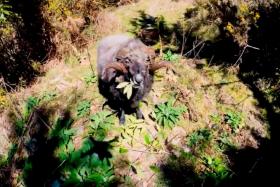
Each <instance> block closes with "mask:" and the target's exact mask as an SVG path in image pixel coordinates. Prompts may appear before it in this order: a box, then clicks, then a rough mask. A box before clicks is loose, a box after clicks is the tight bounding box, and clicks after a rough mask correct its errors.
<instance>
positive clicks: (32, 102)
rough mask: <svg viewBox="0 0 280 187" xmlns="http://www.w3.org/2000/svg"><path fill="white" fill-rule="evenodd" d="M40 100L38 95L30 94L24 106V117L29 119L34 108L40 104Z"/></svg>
mask: <svg viewBox="0 0 280 187" xmlns="http://www.w3.org/2000/svg"><path fill="white" fill-rule="evenodd" d="M39 102H40V100H39V99H38V98H37V97H33V96H30V97H28V99H27V101H26V102H25V104H24V107H23V118H24V119H25V120H27V118H28V117H29V115H30V114H31V112H32V110H33V109H34V108H35V107H36V106H38V105H39Z"/></svg>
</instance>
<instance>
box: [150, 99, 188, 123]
mask: <svg viewBox="0 0 280 187" xmlns="http://www.w3.org/2000/svg"><path fill="white" fill-rule="evenodd" d="M173 104H174V102H173V100H169V101H168V102H166V103H162V104H159V105H156V106H155V110H154V112H155V115H156V121H157V123H158V124H160V125H162V126H164V127H166V126H167V127H169V128H171V127H172V126H173V125H175V124H176V123H177V122H178V121H179V118H180V115H181V114H182V113H183V112H185V111H186V109H185V108H183V107H174V106H173Z"/></svg>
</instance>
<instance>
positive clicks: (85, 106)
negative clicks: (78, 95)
mask: <svg viewBox="0 0 280 187" xmlns="http://www.w3.org/2000/svg"><path fill="white" fill-rule="evenodd" d="M90 106H91V102H90V101H81V102H80V103H79V104H78V107H77V116H78V117H84V116H86V115H88V114H89V112H90Z"/></svg>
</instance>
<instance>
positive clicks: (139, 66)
mask: <svg viewBox="0 0 280 187" xmlns="http://www.w3.org/2000/svg"><path fill="white" fill-rule="evenodd" d="M128 68H129V70H128V73H129V77H131V79H132V80H133V82H134V83H135V84H136V85H137V86H139V87H140V88H143V86H144V80H145V78H146V76H147V75H148V74H147V73H148V66H147V65H146V64H144V63H141V62H133V63H131V64H130V65H129V66H128Z"/></svg>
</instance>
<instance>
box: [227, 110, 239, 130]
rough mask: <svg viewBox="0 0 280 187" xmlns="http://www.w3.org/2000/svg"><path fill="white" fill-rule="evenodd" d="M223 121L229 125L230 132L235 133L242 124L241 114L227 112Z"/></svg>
mask: <svg viewBox="0 0 280 187" xmlns="http://www.w3.org/2000/svg"><path fill="white" fill-rule="evenodd" d="M225 121H226V123H227V124H229V125H230V127H231V128H232V131H233V132H234V133H236V132H237V131H238V130H239V129H240V126H241V123H242V114H241V113H238V112H227V113H226V114H225Z"/></svg>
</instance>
